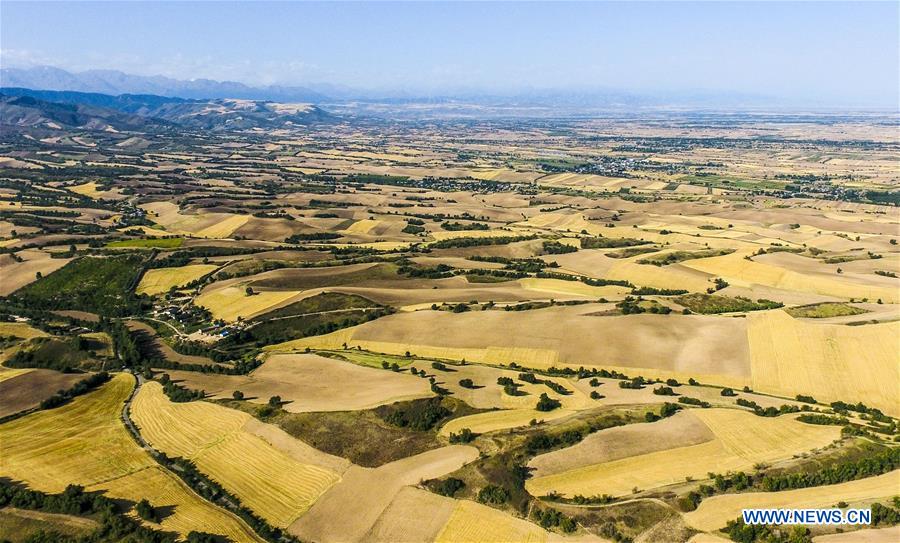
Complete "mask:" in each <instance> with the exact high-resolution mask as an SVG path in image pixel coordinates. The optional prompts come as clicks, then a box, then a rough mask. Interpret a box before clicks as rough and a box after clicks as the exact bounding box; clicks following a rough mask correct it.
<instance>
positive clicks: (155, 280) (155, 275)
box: [137, 264, 218, 296]
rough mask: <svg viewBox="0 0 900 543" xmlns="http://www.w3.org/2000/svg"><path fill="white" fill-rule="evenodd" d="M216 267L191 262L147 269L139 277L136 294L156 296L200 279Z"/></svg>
mask: <svg viewBox="0 0 900 543" xmlns="http://www.w3.org/2000/svg"><path fill="white" fill-rule="evenodd" d="M216 268H218V266H215V265H213V264H192V265H189V266H181V267H178V268H158V269H153V270H147V271H146V272H145V273H144V276H143V277H141V282H140V283H139V284H138V286H137V293H138V294H147V295H149V296H156V295H157V294H165V293H167V292H169V289H171V288H172V287H175V288H178V287H182V286H184V285H186V284H188V283H190V282H191V281H194V280H196V279H200V278H201V277H203V276H204V275H206V274H208V273H210V272H212V271H213V270H215V269H216Z"/></svg>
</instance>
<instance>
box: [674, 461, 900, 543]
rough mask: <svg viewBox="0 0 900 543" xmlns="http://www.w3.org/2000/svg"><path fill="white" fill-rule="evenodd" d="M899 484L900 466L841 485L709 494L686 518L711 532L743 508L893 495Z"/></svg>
mask: <svg viewBox="0 0 900 543" xmlns="http://www.w3.org/2000/svg"><path fill="white" fill-rule="evenodd" d="M898 488H900V470H895V471H892V472H890V473H885V474H884V475H879V476H877V477H868V478H866V479H859V480H856V481H850V482H847V483H840V484H837V485H827V486H817V487H811V488H801V489H797V490H786V491H783V492H748V493H743V494H724V495H721V496H713V497H711V498H706V499H705V500H703V501H702V502H701V503H700V507H698V508H697V510H696V511H691V512H690V513H686V514H685V515H684V520H685V522H687V524H688V525H689V526H691V527H693V528H696V529H698V530H703V531H708V532H709V531H713V530H718V529H719V528H722V527H724V526H725V524H726V523H727V522H728V521H729V520H734V519H736V518H738V517H740V515H741V510H742V509H748V508H774V507H790V508H807V507H831V506H832V505H833V504H835V503H836V502H838V501H845V502H847V503H854V502H858V501H861V500H872V499H882V498H891V497H893V496H895V495H896V494H897V489H898Z"/></svg>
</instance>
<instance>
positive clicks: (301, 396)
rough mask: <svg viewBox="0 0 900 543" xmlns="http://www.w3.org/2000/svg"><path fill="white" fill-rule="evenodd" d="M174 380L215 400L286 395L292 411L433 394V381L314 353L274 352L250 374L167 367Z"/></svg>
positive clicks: (258, 399)
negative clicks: (233, 396) (237, 393)
mask: <svg viewBox="0 0 900 543" xmlns="http://www.w3.org/2000/svg"><path fill="white" fill-rule="evenodd" d="M167 373H169V375H171V376H172V379H174V380H176V381H178V382H181V383H182V384H183V385H184V386H187V387H189V388H193V389H202V390H205V391H206V392H207V393H208V394H211V395H212V397H213V398H231V394H232V392H234V391H235V390H240V391H241V392H243V393H244V397H245V398H246V399H247V400H249V401H251V402H254V403H259V404H264V403H266V402H268V401H269V397H271V396H281V399H282V400H283V401H285V402H288V403H286V404H285V405H284V406H283V408H284V409H285V410H286V411H289V412H292V413H303V412H308V411H349V410H359V409H369V408H372V407H377V406H379V405H385V404H389V403H393V402H398V401H403V400H412V399H416V398H427V397H429V396H432V392H431V389H430V386H429V383H428V380H427V379H422V378H420V377H413V376H412V375H409V374H408V373H395V372H392V371H385V370H382V369H374V368H368V367H363V366H358V365H356V364H352V363H350V362H344V361H341V360H335V359H333V358H325V357H322V356H318V355H314V354H273V355H269V356H268V357H266V359H265V362H264V363H263V365H262V366H260V367H259V368H257V369H256V370H254V371H253V372H251V373H250V374H249V375H246V376H244V375H217V374H211V373H206V374H204V373H198V372H190V371H167Z"/></svg>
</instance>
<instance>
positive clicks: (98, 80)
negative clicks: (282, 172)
mask: <svg viewBox="0 0 900 543" xmlns="http://www.w3.org/2000/svg"><path fill="white" fill-rule="evenodd" d="M0 86H2V87H18V88H27V89H40V90H55V91H78V92H89V93H102V94H109V95H120V94H152V95H156V96H166V97H175V98H188V99H203V100H207V99H219V98H232V99H239V100H266V101H271V102H307V103H318V102H322V101H324V100H326V99H327V97H326V96H324V95H323V94H320V93H318V92H315V91H313V90H310V89H308V88H305V87H289V86H278V85H273V86H268V87H251V86H249V85H245V84H243V83H238V82H235V81H213V80H211V79H192V80H180V79H172V78H170V77H164V76H161V75H154V76H143V75H133V74H126V73H124V72H120V71H117V70H87V71H84V72H69V71H66V70H63V69H61V68H55V67H53V66H35V67H31V68H2V69H0Z"/></svg>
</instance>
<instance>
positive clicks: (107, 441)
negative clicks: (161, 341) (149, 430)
mask: <svg viewBox="0 0 900 543" xmlns="http://www.w3.org/2000/svg"><path fill="white" fill-rule="evenodd" d="M133 387H134V378H133V377H131V376H130V375H127V374H118V375H116V376H115V377H113V379H112V380H111V381H110V382H109V383H107V384H105V385H103V387H102V388H100V389H99V390H97V391H94V392H92V393H90V394H87V395H85V396H82V397H79V398H76V399H75V400H73V401H72V402H71V403H70V404H68V405H65V406H63V407H59V408H56V409H52V410H47V411H40V412H37V413H34V414H31V415H27V416H25V417H22V418H20V419H16V420H14V421H12V422H9V423H6V424H3V425H0V441H2V443H3V457H4V459H3V462H2V463H0V474H2V476H3V477H8V478H10V479H12V480H14V481H21V482H23V483H25V484H27V485H28V486H30V487H32V488H35V489H37V490H41V491H44V492H61V491H62V490H63V489H65V487H66V486H67V485H69V484H79V485H83V486H85V487H86V488H87V489H88V490H103V491H106V492H107V493H108V494H109V496H111V497H113V498H121V499H125V500H129V501H133V502H136V501H138V500H140V499H141V498H144V497H147V498H148V499H150V500H151V503H153V504H154V505H172V506H174V511H173V513H172V514H171V515H169V516H167V517H166V518H165V519H163V522H162V528H163V529H167V530H174V531H176V532H180V533H182V534H187V532H189V531H191V530H196V529H198V527H203V528H204V529H206V530H207V531H209V532H212V533H217V534H221V535H224V536H227V537H229V538H232V539H233V540H234V541H257V537H256V536H255V534H254V533H253V531H252V530H251V529H250V528H249V527H248V526H247V525H246V524H244V523H243V522H242V521H240V520H238V519H237V518H236V517H234V516H233V515H231V514H230V513H227V512H225V511H223V510H221V509H219V508H217V507H215V506H213V505H211V504H209V503H208V502H206V501H205V500H203V499H202V498H200V497H199V496H197V495H196V494H194V493H193V491H191V490H190V489H188V488H187V487H186V486H185V485H184V483H182V482H181V481H180V480H178V479H177V478H175V476H173V475H172V474H171V473H169V472H167V471H164V470H163V469H162V468H161V467H159V466H158V465H157V464H156V462H155V461H154V460H153V459H152V458H151V457H150V455H149V454H148V453H147V452H145V451H144V450H142V449H141V448H140V447H139V446H138V445H137V444H136V443H135V441H134V440H133V439H132V438H131V436H129V435H128V432H127V430H126V429H125V427H124V426H123V424H122V422H121V421H120V419H119V416H120V415H121V411H122V407H123V404H124V402H125V400H126V399H127V398H128V396H129V395H130V394H131V391H132V389H133ZM154 500H156V501H154Z"/></svg>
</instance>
